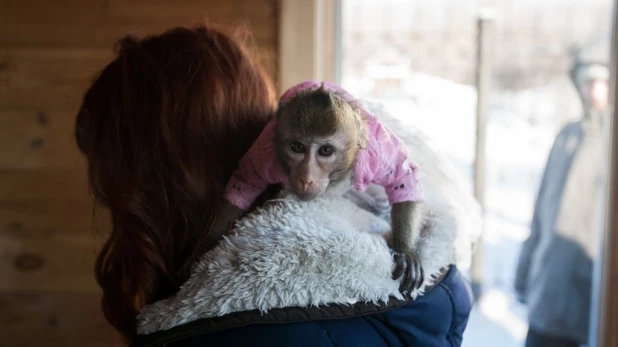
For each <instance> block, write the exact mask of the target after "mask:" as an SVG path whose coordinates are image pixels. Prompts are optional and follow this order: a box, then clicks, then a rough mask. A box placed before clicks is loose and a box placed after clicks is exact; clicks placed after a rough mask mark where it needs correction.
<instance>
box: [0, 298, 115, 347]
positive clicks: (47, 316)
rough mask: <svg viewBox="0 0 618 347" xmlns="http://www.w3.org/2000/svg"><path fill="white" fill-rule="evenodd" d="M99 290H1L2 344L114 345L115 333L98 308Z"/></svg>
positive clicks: (51, 346) (9, 346) (7, 346)
mask: <svg viewBox="0 0 618 347" xmlns="http://www.w3.org/2000/svg"><path fill="white" fill-rule="evenodd" d="M100 301H101V296H100V294H98V293H92V294H80V293H53V292H34V293H32V292H11V291H2V292H0V345H2V346H4V347H30V346H49V347H60V346H62V347H73V346H74V347H77V346H80V347H81V346H92V347H104V346H105V347H108V346H109V347H114V346H122V344H121V343H120V339H119V337H118V334H117V333H116V332H115V330H113V329H112V327H111V326H110V325H109V324H108V323H107V321H106V320H105V318H104V317H103V313H102V312H101V309H100Z"/></svg>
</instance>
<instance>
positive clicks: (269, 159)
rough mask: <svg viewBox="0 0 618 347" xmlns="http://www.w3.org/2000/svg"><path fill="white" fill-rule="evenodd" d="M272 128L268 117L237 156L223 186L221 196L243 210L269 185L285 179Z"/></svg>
mask: <svg viewBox="0 0 618 347" xmlns="http://www.w3.org/2000/svg"><path fill="white" fill-rule="evenodd" d="M274 131H275V122H274V120H271V121H270V122H269V123H268V124H266V127H265V128H264V130H263V131H262V133H261V134H260V136H259V137H258V138H257V139H256V140H255V141H254V142H253V144H252V145H251V147H250V148H249V150H248V151H247V153H245V155H244V156H243V157H242V158H241V159H240V161H239V162H238V169H237V170H235V171H234V172H233V174H232V176H231V177H230V179H229V181H228V182H227V185H226V187H225V193H224V199H225V200H227V201H228V202H230V203H232V204H233V205H234V206H236V207H238V208H240V209H241V210H243V211H248V210H249V208H250V207H251V205H252V204H253V203H254V202H255V199H256V198H257V197H258V196H259V195H260V194H262V193H263V192H264V191H265V190H266V189H267V188H268V186H269V185H271V184H278V183H282V182H283V181H284V179H285V175H284V173H283V169H282V168H281V165H279V163H278V161H277V155H276V150H275V146H274V138H273V136H274Z"/></svg>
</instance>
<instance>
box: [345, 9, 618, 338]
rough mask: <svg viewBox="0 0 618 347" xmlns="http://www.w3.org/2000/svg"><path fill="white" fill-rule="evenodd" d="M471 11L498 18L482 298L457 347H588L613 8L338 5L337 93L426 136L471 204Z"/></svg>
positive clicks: (493, 50)
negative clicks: (373, 104) (528, 343)
mask: <svg viewBox="0 0 618 347" xmlns="http://www.w3.org/2000/svg"><path fill="white" fill-rule="evenodd" d="M481 7H487V8H490V9H491V10H493V13H494V14H495V16H494V18H495V19H494V21H493V24H492V25H493V35H492V37H493V40H492V41H493V42H492V47H491V62H492V63H491V82H490V84H491V88H490V93H489V103H488V114H487V139H486V150H485V153H486V175H485V187H486V189H485V198H484V201H485V204H484V211H485V212H484V222H485V226H484V228H485V229H484V236H483V250H484V257H483V258H484V260H483V268H484V271H483V283H482V284H483V296H482V297H481V299H480V302H479V303H478V304H477V305H476V307H475V310H474V312H473V314H472V316H471V320H470V322H469V325H468V329H467V331H466V335H465V337H464V345H465V346H521V345H523V344H524V342H525V339H526V336H527V334H528V330H529V326H533V327H534V329H533V330H534V331H535V332H536V333H537V335H534V337H536V338H543V337H545V336H546V335H553V336H554V337H558V338H560V339H563V340H569V341H575V342H578V341H579V342H585V340H586V338H587V336H588V329H587V326H588V325H587V322H588V320H589V316H590V310H591V309H590V306H591V305H590V302H591V301H592V300H593V296H594V293H593V292H592V287H593V264H594V262H595V261H596V260H597V259H598V258H599V244H598V240H599V237H600V235H599V234H600V232H601V231H600V230H601V229H600V228H601V227H602V224H601V222H602V218H601V217H600V216H601V213H602V208H603V206H602V202H601V201H602V198H603V196H602V195H603V193H604V189H605V187H604V185H603V183H604V177H603V176H602V174H603V170H604V167H605V165H606V164H607V163H605V157H604V154H605V151H606V150H607V143H606V138H604V134H605V130H606V129H605V128H604V125H605V124H607V117H608V109H607V95H608V90H607V87H608V74H609V67H608V66H607V64H608V63H609V33H610V31H611V29H610V27H611V24H612V9H613V2H612V1H610V0H593V1H573V0H547V1H530V0H526V1H519V0H503V1H498V0H493V1H448V0H417V1H404V0H389V1H385V0H368V1H350V0H344V1H343V5H342V39H341V45H342V51H341V52H342V63H341V69H342V70H341V83H342V85H343V87H344V88H346V89H348V90H349V91H350V92H351V93H353V94H354V95H355V96H357V97H360V98H364V99H368V100H371V101H377V102H380V103H382V104H383V105H384V106H385V107H386V108H387V109H388V110H389V111H390V112H391V113H392V115H393V116H395V117H397V118H400V119H401V120H402V121H403V122H404V123H405V124H409V125H410V126H415V127H418V128H420V129H422V130H423V131H424V132H426V133H427V134H428V135H429V137H430V138H431V139H432V140H433V141H434V142H435V143H436V144H437V146H438V147H439V148H440V149H441V150H443V151H444V152H445V154H446V155H447V156H448V157H449V158H450V159H451V161H452V162H453V164H454V165H455V167H456V168H457V169H458V171H459V173H460V174H461V175H462V177H464V179H465V182H466V183H467V188H468V189H469V191H470V192H472V191H473V174H474V172H473V171H474V170H473V168H474V160H475V158H474V153H475V141H476V140H475V139H476V137H475V136H476V130H475V129H476V100H477V94H476V87H475V72H476V59H477V57H476V55H477V51H476V50H477V19H478V14H479V12H480V9H481ZM552 148H553V150H552ZM550 153H551V155H550ZM543 177H545V179H543ZM516 284H517V285H516ZM516 287H517V289H518V290H515V288H516ZM520 301H524V302H526V304H523V303H521V302H520Z"/></svg>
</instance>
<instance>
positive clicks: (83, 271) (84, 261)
mask: <svg viewBox="0 0 618 347" xmlns="http://www.w3.org/2000/svg"><path fill="white" fill-rule="evenodd" d="M104 236H105V235H100V234H98V235H97V234H95V233H91V232H87V231H84V232H64V231H53V230H48V231H47V232H39V231H33V230H28V229H14V228H13V229H9V228H2V229H0V278H2V281H0V290H5V291H6V290H8V291H20V290H36V291H61V292H64V293H94V292H97V291H98V286H97V284H96V282H95V278H94V263H95V259H96V254H97V252H98V251H99V250H100V248H101V246H102V244H103V242H104V240H105V238H104Z"/></svg>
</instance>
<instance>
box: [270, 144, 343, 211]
mask: <svg viewBox="0 0 618 347" xmlns="http://www.w3.org/2000/svg"><path fill="white" fill-rule="evenodd" d="M335 135H337V134H335ZM346 142H347V141H345V138H342V136H330V137H318V136H314V137H312V138H303V137H297V138H295V139H287V140H284V141H281V143H280V144H279V146H278V147H279V159H280V161H281V164H282V167H283V169H284V171H285V172H286V173H287V175H288V181H289V185H290V188H291V189H292V191H294V193H295V194H296V195H297V196H298V197H299V198H300V199H302V200H305V201H308V200H312V199H314V198H316V197H318V196H320V195H322V194H323V193H324V192H325V191H326V190H327V189H328V187H329V186H330V185H331V183H335V182H339V181H340V180H342V179H343V178H345V174H346V173H347V172H348V171H349V170H350V166H351V161H350V160H349V156H351V155H352V156H353V155H354V154H355V153H351V152H350V150H349V147H348V146H349V144H348V143H346Z"/></svg>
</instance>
